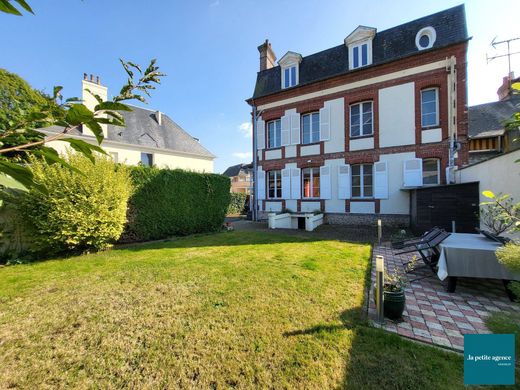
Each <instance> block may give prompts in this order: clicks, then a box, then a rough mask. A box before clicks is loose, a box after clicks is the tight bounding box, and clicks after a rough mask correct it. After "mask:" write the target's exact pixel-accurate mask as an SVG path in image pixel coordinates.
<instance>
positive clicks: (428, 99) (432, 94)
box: [421, 88, 439, 127]
mask: <svg viewBox="0 0 520 390" xmlns="http://www.w3.org/2000/svg"><path fill="white" fill-rule="evenodd" d="M438 95H439V90H438V89H437V88H430V89H424V90H422V91H421V126H422V127H431V126H438V125H439V98H438Z"/></svg>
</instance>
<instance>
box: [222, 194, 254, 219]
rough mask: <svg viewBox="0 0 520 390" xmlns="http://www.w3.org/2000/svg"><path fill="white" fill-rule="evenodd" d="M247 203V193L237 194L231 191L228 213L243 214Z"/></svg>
mask: <svg viewBox="0 0 520 390" xmlns="http://www.w3.org/2000/svg"><path fill="white" fill-rule="evenodd" d="M248 205H249V196H248V195H247V194H239V193H235V192H232V193H231V198H230V201H229V207H228V210H227V213H228V214H244V213H246V212H247V209H248Z"/></svg>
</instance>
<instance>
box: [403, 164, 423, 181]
mask: <svg viewBox="0 0 520 390" xmlns="http://www.w3.org/2000/svg"><path fill="white" fill-rule="evenodd" d="M403 180H404V183H403V184H404V187H421V186H422V185H423V178H422V159H421V158H412V159H411V160H406V161H403Z"/></svg>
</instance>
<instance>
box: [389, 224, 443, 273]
mask: <svg viewBox="0 0 520 390" xmlns="http://www.w3.org/2000/svg"><path fill="white" fill-rule="evenodd" d="M449 236H450V233H448V232H446V231H444V230H440V231H439V234H437V235H436V236H435V237H433V238H432V239H431V240H429V241H425V242H419V243H416V244H415V245H414V249H410V250H406V251H403V252H398V253H396V255H402V254H405V253H411V252H418V253H419V255H420V256H421V259H422V261H423V262H424V264H425V266H427V267H428V268H430V269H431V270H432V272H433V273H434V274H435V267H436V266H437V263H438V262H439V258H440V256H441V250H440V248H439V244H440V243H442V242H443V241H444V240H445V239H446V238H448V237H449ZM408 263H409V262H408ZM408 263H406V264H405V265H407V264H408ZM415 270H416V269H413V270H411V271H407V273H411V272H412V271H415ZM427 277H429V275H427V276H421V277H418V278H415V279H413V280H411V281H410V283H412V282H415V281H417V280H420V279H424V278H427Z"/></svg>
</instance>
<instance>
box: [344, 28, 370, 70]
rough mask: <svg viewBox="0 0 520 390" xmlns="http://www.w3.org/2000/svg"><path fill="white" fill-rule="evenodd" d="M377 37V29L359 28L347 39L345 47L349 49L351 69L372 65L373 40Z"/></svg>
mask: <svg viewBox="0 0 520 390" xmlns="http://www.w3.org/2000/svg"><path fill="white" fill-rule="evenodd" d="M375 35H376V29H375V28H372V27H365V26H359V27H358V28H356V29H355V30H354V31H353V32H352V33H351V34H350V35H349V36H348V37H346V38H345V45H347V47H348V56H349V69H357V68H361V67H363V66H367V65H371V64H372V40H373V39H374V37H375Z"/></svg>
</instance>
